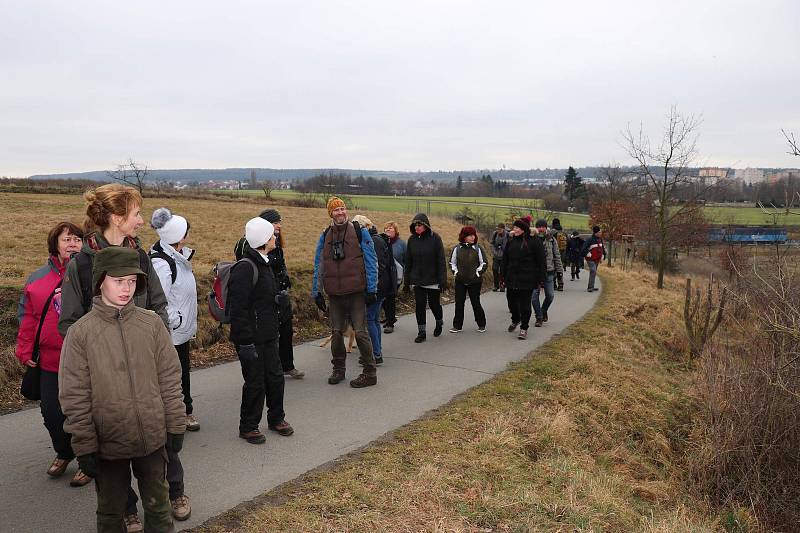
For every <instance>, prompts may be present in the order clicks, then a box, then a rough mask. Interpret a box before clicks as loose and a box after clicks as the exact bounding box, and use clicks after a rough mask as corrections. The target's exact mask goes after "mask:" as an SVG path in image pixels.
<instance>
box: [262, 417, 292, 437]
mask: <svg viewBox="0 0 800 533" xmlns="http://www.w3.org/2000/svg"><path fill="white" fill-rule="evenodd" d="M267 427H268V428H269V430H270V431H274V432H275V433H277V434H278V435H282V436H284V437H288V436H289V435H291V434H292V433H294V428H292V426H290V425H289V422H287V421H286V420H281V421H280V422H278V423H277V424H274V425H271V426H267Z"/></svg>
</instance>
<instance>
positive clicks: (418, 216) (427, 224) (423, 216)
mask: <svg viewBox="0 0 800 533" xmlns="http://www.w3.org/2000/svg"><path fill="white" fill-rule="evenodd" d="M417 222H422V223H423V224H424V225H425V233H430V232H431V231H433V228H431V221H430V220H428V215H426V214H425V213H417V214H416V215H414V220H412V221H411V224H410V225H409V226H408V230H409V231H410V232H411V235H416V232H415V231H414V226H415V225H416V224H417ZM423 235H424V233H423Z"/></svg>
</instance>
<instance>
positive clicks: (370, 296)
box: [365, 292, 378, 305]
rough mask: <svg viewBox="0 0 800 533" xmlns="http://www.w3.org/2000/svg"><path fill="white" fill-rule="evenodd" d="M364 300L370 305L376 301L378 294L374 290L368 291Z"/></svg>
mask: <svg viewBox="0 0 800 533" xmlns="http://www.w3.org/2000/svg"><path fill="white" fill-rule="evenodd" d="M365 301H366V302H367V305H372V304H374V303H375V302H377V301H378V295H377V294H375V293H374V292H368V293H367V297H366V298H365Z"/></svg>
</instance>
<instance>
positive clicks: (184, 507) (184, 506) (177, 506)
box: [169, 494, 192, 522]
mask: <svg viewBox="0 0 800 533" xmlns="http://www.w3.org/2000/svg"><path fill="white" fill-rule="evenodd" d="M169 504H170V506H171V507H172V516H174V517H175V520H178V521H179V522H183V521H184V520H188V519H189V517H190V516H192V506H191V505H189V497H188V496H186V495H185V494H184V495H183V496H178V497H177V498H175V499H174V500H170V501H169Z"/></svg>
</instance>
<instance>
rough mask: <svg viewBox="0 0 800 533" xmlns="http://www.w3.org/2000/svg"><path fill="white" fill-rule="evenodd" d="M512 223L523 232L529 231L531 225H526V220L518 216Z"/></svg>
mask: <svg viewBox="0 0 800 533" xmlns="http://www.w3.org/2000/svg"><path fill="white" fill-rule="evenodd" d="M512 225H513V226H516V227H518V228H519V229H521V230H522V232H523V233H525V234H527V233H530V232H531V227H530V226H529V225H528V223H527V222H525V221H524V220H522V219H521V218H518V219H517V220H515V221H514V224H512Z"/></svg>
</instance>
